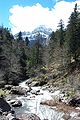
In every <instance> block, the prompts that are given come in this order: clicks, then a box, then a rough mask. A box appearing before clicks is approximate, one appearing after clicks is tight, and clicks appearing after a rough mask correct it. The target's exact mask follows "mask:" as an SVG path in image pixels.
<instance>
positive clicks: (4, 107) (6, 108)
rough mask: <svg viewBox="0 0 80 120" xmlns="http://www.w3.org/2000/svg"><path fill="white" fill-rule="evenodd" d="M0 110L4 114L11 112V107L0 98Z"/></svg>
mask: <svg viewBox="0 0 80 120" xmlns="http://www.w3.org/2000/svg"><path fill="white" fill-rule="evenodd" d="M0 110H1V111H2V112H9V111H11V106H10V105H9V104H8V103H7V102H6V100H5V99H4V98H2V97H0Z"/></svg>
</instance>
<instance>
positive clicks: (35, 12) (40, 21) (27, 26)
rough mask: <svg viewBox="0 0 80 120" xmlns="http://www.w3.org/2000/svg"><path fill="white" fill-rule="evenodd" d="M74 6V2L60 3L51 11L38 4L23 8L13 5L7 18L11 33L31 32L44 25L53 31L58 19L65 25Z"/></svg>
mask: <svg viewBox="0 0 80 120" xmlns="http://www.w3.org/2000/svg"><path fill="white" fill-rule="evenodd" d="M76 2H79V1H78V0H77V1H76ZM79 3H80V2H79ZM74 5H75V2H66V1H60V2H57V3H56V4H55V6H54V7H53V8H52V9H51V10H50V9H49V8H44V7H43V6H41V5H40V4H39V3H37V4H36V5H33V6H25V7H22V6H19V5H15V6H13V7H12V8H11V9H10V13H11V15H10V17H9V21H10V24H11V28H12V32H13V34H15V33H17V32H19V31H32V30H33V29H34V28H36V27H38V26H39V25H46V26H47V27H51V28H52V29H53V30H55V29H57V26H58V23H59V21H60V19H63V21H64V24H65V25H66V24H67V22H68V18H69V16H70V14H71V12H72V11H73V8H74Z"/></svg>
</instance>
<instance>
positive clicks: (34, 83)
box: [30, 81, 39, 87]
mask: <svg viewBox="0 0 80 120" xmlns="http://www.w3.org/2000/svg"><path fill="white" fill-rule="evenodd" d="M30 86H31V87H35V86H39V81H33V82H32V83H31V84H30Z"/></svg>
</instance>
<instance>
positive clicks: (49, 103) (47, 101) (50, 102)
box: [40, 100, 57, 106]
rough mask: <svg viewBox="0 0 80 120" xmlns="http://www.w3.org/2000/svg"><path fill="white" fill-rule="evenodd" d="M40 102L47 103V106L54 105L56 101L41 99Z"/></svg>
mask: <svg viewBox="0 0 80 120" xmlns="http://www.w3.org/2000/svg"><path fill="white" fill-rule="evenodd" d="M40 104H42V105H48V106H56V104H57V103H56V101H54V100H46V101H42V102H41V103H40Z"/></svg>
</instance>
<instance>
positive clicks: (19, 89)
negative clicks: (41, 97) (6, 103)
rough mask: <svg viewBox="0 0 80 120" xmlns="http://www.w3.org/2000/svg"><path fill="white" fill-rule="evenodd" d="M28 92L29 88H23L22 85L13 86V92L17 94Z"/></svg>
mask: <svg viewBox="0 0 80 120" xmlns="http://www.w3.org/2000/svg"><path fill="white" fill-rule="evenodd" d="M27 92H28V90H27V88H22V87H21V86H13V87H12V88H11V93H12V94H16V95H26V93H27Z"/></svg>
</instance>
